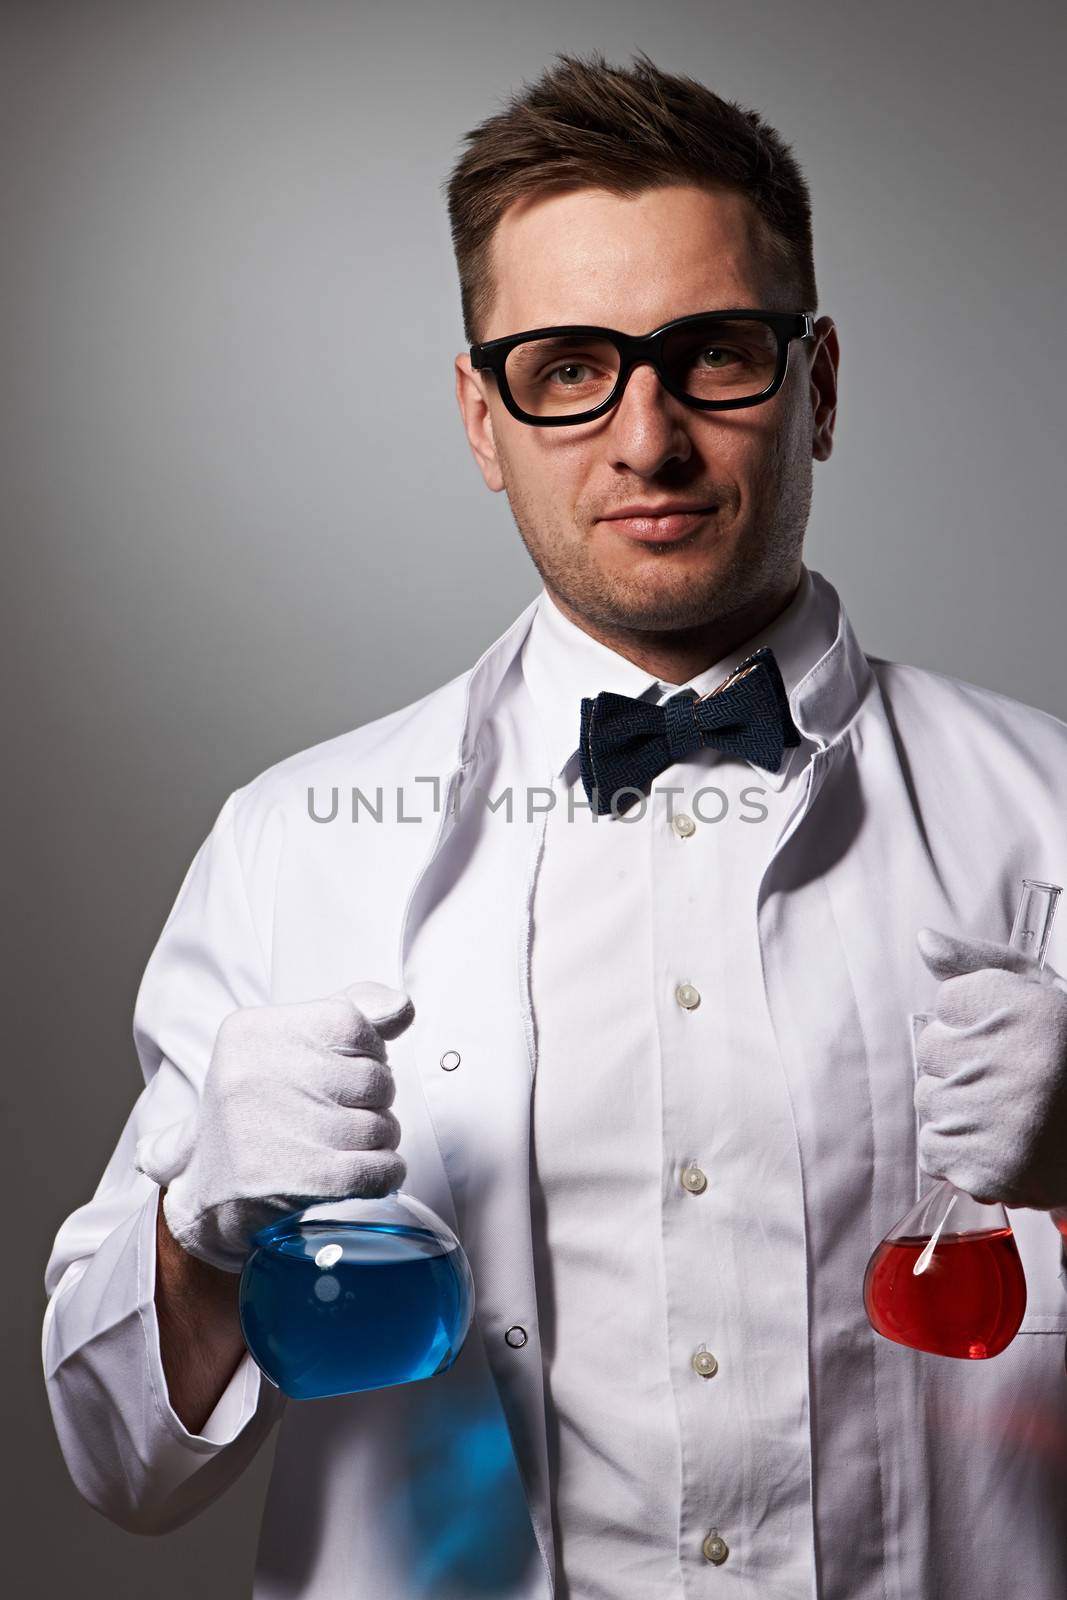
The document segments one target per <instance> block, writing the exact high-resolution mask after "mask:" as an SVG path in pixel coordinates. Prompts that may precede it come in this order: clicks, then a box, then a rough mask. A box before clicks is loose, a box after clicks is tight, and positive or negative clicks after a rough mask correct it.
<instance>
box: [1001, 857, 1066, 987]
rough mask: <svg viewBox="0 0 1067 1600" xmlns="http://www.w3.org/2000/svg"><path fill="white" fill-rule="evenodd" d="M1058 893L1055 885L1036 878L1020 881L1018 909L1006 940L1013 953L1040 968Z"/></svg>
mask: <svg viewBox="0 0 1067 1600" xmlns="http://www.w3.org/2000/svg"><path fill="white" fill-rule="evenodd" d="M1061 893H1062V890H1061V887H1060V885H1059V884H1058V883H1041V882H1040V881H1039V879H1037V878H1024V879H1023V887H1022V893H1021V895H1020V896H1019V905H1018V909H1017V910H1016V912H1015V921H1014V923H1013V925H1012V930H1011V938H1010V940H1009V941H1008V942H1009V944H1010V945H1011V948H1012V949H1013V950H1019V951H1021V952H1022V954H1023V955H1027V956H1032V957H1033V959H1034V960H1035V961H1036V962H1037V964H1038V966H1039V967H1040V966H1041V965H1042V964H1043V963H1044V960H1045V946H1046V945H1047V944H1048V936H1049V934H1050V933H1051V931H1052V919H1053V917H1054V916H1055V915H1056V903H1057V901H1058V900H1059V897H1060V894H1061Z"/></svg>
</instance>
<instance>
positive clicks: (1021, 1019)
mask: <svg viewBox="0 0 1067 1600" xmlns="http://www.w3.org/2000/svg"><path fill="white" fill-rule="evenodd" d="M918 945H919V953H920V954H921V956H922V958H923V960H924V961H925V962H926V965H927V966H928V967H929V969H930V971H931V972H932V973H933V974H934V977H935V978H940V979H941V984H940V987H939V988H938V991H937V1004H936V1011H935V1015H934V1016H933V1017H932V1019H931V1020H930V1021H929V1022H928V1023H927V1024H926V1026H925V1027H924V1028H923V1029H922V1030H921V1032H920V1033H919V1036H918V1040H917V1042H916V1046H915V1059H916V1063H917V1065H918V1067H919V1076H918V1080H917V1082H916V1085H915V1109H916V1111H917V1112H918V1115H919V1122H920V1132H919V1163H920V1165H921V1166H922V1168H923V1169H924V1171H926V1172H928V1173H929V1174H930V1175H931V1176H932V1177H934V1178H947V1179H948V1180H949V1182H950V1183H953V1184H955V1185H956V1187H957V1188H958V1189H962V1190H963V1191H964V1192H965V1193H966V1194H969V1195H971V1196H973V1198H974V1199H975V1200H979V1201H982V1202H983V1203H986V1204H988V1203H993V1202H997V1201H999V1202H1001V1203H1002V1204H1004V1205H1009V1206H1030V1207H1032V1208H1033V1209H1035V1210H1038V1211H1051V1210H1052V1209H1053V1208H1055V1207H1058V1206H1064V1205H1067V982H1065V981H1064V979H1063V978H1062V977H1061V976H1060V975H1059V973H1058V972H1055V971H1054V970H1053V969H1052V968H1051V967H1048V966H1044V967H1039V966H1038V965H1037V963H1036V961H1034V959H1033V957H1032V956H1028V955H1023V954H1022V953H1021V952H1019V951H1016V950H1012V949H1011V948H1010V946H1008V945H1004V944H995V943H993V942H991V941H990V940H987V939H963V938H959V937H957V936H956V935H954V934H946V933H939V932H937V931H936V930H935V929H933V928H922V929H920V931H919V934H918Z"/></svg>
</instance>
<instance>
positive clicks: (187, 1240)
mask: <svg viewBox="0 0 1067 1600" xmlns="http://www.w3.org/2000/svg"><path fill="white" fill-rule="evenodd" d="M414 1015H415V1010H414V1007H413V1006H412V1004H411V1001H410V1000H409V999H408V998H407V996H406V995H404V994H401V993H400V992H399V991H398V990H396V989H389V988H386V986H385V985H384V984H380V983H353V984H351V985H349V987H348V988H346V989H339V990H338V991H337V992H336V993H335V994H332V995H329V996H328V997H327V998H326V999H324V1000H311V1001H307V1002H303V1003H300V1004H295V1005H279V1006H244V1007H241V1008H240V1009H239V1010H237V1011H232V1012H231V1013H230V1014H229V1016H227V1017H224V1018H223V1021H222V1025H221V1027H220V1028H219V1031H218V1034H217V1036H216V1039H215V1048H214V1051H213V1053H212V1057H211V1062H210V1064H209V1066H208V1070H207V1074H206V1076H205V1078H204V1087H203V1093H202V1095H201V1099H200V1105H199V1109H198V1111H197V1113H196V1115H195V1116H193V1117H191V1118H189V1119H188V1120H186V1121H183V1122H177V1123H173V1124H171V1126H170V1127H168V1128H163V1129H161V1130H160V1131H159V1132H158V1133H154V1134H148V1135H146V1136H145V1137H144V1138H142V1139H140V1140H139V1141H138V1144H137V1149H136V1152H135V1157H134V1165H135V1166H136V1167H137V1168H138V1170H139V1171H141V1172H143V1173H144V1174H145V1176H146V1177H148V1178H151V1179H152V1181H153V1182H154V1183H158V1184H159V1185H160V1186H161V1187H166V1191H167V1192H166V1194H165V1196H164V1198H163V1214H164V1216H165V1218H166V1220H167V1226H168V1227H169V1229H170V1231H171V1233H172V1234H173V1235H174V1237H175V1239H177V1241H178V1243H179V1244H180V1245H182V1246H183V1247H184V1248H185V1249H186V1250H188V1251H189V1253H190V1254H191V1255H194V1256H199V1258H200V1259H201V1260H202V1261H208V1262H210V1263H211V1265H212V1266H215V1267H221V1268H222V1269H223V1270H224V1271H226V1272H240V1270H241V1268H242V1266H243V1265H244V1262H245V1258H246V1256H247V1255H248V1253H249V1249H250V1243H249V1241H250V1239H251V1237H252V1235H253V1234H254V1233H255V1232H256V1231H257V1229H259V1228H262V1227H264V1226H265V1225H266V1224H267V1223H268V1222H273V1221H276V1220H277V1219H278V1218H279V1217H284V1216H288V1215H289V1214H290V1213H291V1212H294V1211H300V1210H302V1209H303V1208H304V1207H305V1206H307V1205H310V1204H312V1203H314V1202H315V1201H318V1200H333V1199H340V1198H342V1197H346V1196H349V1195H355V1196H360V1197H371V1196H379V1195H383V1194H387V1193H388V1192H389V1190H390V1189H392V1188H394V1187H396V1186H397V1185H398V1184H400V1183H401V1182H402V1181H403V1179H404V1175H405V1173H406V1172H407V1165H406V1163H405V1162H404V1159H403V1157H402V1156H399V1155H397V1154H396V1146H397V1144H398V1142H399V1139H400V1124H399V1123H398V1121H397V1119H396V1117H395V1116H394V1115H393V1113H392V1112H391V1111H390V1110H388V1109H387V1108H388V1107H389V1106H390V1105H391V1104H392V1102H393V1098H394V1095H395V1093H396V1086H395V1084H394V1082H393V1076H392V1073H391V1072H390V1070H389V1066H388V1064H387V1061H386V1053H385V1042H384V1041H385V1040H387V1039H395V1038H396V1036H397V1035H398V1034H400V1033H402V1032H403V1031H404V1029H405V1028H406V1027H407V1026H408V1024H409V1023H410V1022H411V1021H412V1019H413V1017H414Z"/></svg>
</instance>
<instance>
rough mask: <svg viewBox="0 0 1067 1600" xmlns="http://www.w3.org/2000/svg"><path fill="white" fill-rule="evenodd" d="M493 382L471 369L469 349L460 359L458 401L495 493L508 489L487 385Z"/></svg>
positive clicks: (477, 457) (469, 440)
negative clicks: (505, 484)
mask: <svg viewBox="0 0 1067 1600" xmlns="http://www.w3.org/2000/svg"><path fill="white" fill-rule="evenodd" d="M491 381H492V380H491V379H486V378H485V377H484V376H483V374H482V373H480V372H475V370H474V368H473V367H472V366H471V360H470V356H469V355H468V354H467V352H466V351H465V350H464V351H462V352H461V353H460V354H459V355H458V356H457V357H456V401H457V403H458V405H459V414H460V416H461V417H462V418H463V427H464V429H465V431H466V434H467V443H468V444H469V445H470V447H471V451H472V453H473V455H474V459H475V461H477V463H478V466H479V469H480V471H481V474H482V477H483V478H484V479H485V482H486V486H487V487H488V488H490V489H492V490H493V491H494V493H499V492H500V490H501V489H503V487H504V479H503V477H502V476H501V472H500V463H499V461H498V460H497V454H496V443H495V440H494V439H493V417H492V412H491V410H490V406H489V398H488V392H487V386H488V384H489V383H490V382H491Z"/></svg>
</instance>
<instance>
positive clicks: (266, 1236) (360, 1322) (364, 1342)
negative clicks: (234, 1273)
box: [240, 1189, 474, 1400]
mask: <svg viewBox="0 0 1067 1600" xmlns="http://www.w3.org/2000/svg"><path fill="white" fill-rule="evenodd" d="M252 1244H253V1250H252V1253H251V1255H250V1256H249V1257H248V1260H247V1261H246V1262H245V1265H244V1270H243V1271H242V1273H241V1284H240V1317H241V1328H242V1331H243V1333H244V1336H245V1343H246V1344H247V1345H248V1348H249V1350H250V1351H251V1353H252V1356H253V1359H254V1360H255V1362H256V1364H257V1366H258V1367H259V1368H260V1370H261V1371H262V1372H263V1373H264V1374H265V1375H266V1377H267V1378H268V1379H269V1380H270V1382H271V1383H273V1384H274V1385H275V1386H276V1387H277V1388H279V1389H281V1390H282V1392H283V1393H284V1394H287V1395H289V1396H290V1398H291V1399H293V1400H315V1399H322V1398H325V1397H326V1396H328V1395H342V1394H355V1393H357V1392H358V1391H359V1390H361V1389H384V1388H387V1387H389V1386H390V1385H391V1384H397V1383H415V1382H417V1381H418V1380H419V1379H420V1378H432V1377H433V1376H434V1375H435V1374H436V1373H438V1372H445V1371H447V1369H448V1368H449V1367H450V1366H452V1364H453V1363H454V1361H455V1360H456V1357H457V1356H458V1355H459V1352H460V1350H461V1348H462V1346H463V1341H464V1339H465V1338H466V1336H467V1332H468V1329H469V1328H470V1324H471V1318H472V1316H473V1314H474V1280H473V1277H472V1276H471V1270H470V1265H469V1263H468V1261H467V1257H466V1255H465V1253H464V1251H463V1247H462V1246H461V1244H460V1242H459V1240H458V1239H457V1238H456V1236H455V1234H454V1233H453V1232H452V1230H451V1228H449V1227H448V1226H447V1225H446V1224H445V1223H444V1222H442V1220H441V1218H440V1217H439V1216H437V1214H436V1213H435V1212H433V1211H431V1210H430V1208H429V1206H426V1205H423V1203H422V1202H421V1201H420V1200H416V1199H414V1198H413V1196H411V1195H409V1194H403V1193H402V1192H401V1191H400V1190H399V1189H394V1190H391V1191H390V1193H389V1194H386V1195H383V1196H381V1198H379V1199H351V1200H330V1201H325V1202H323V1203H322V1204H321V1205H314V1206H309V1207H308V1208H307V1209H305V1210H304V1211H300V1212H297V1213H295V1214H294V1215H292V1216H289V1217H283V1218H281V1220H280V1221H277V1222H273V1223H271V1224H270V1225H269V1226H268V1227H266V1228H262V1229H261V1230H260V1231H259V1233H257V1234H256V1235H255V1236H254V1238H253V1240H252Z"/></svg>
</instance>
